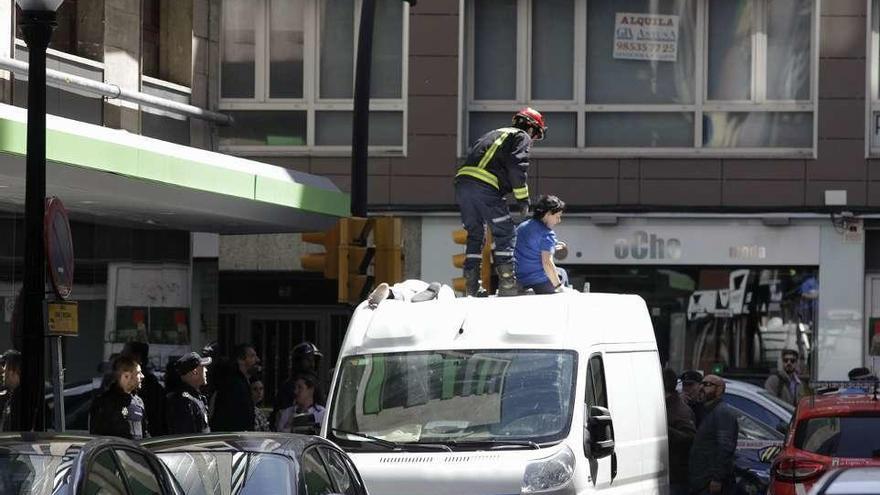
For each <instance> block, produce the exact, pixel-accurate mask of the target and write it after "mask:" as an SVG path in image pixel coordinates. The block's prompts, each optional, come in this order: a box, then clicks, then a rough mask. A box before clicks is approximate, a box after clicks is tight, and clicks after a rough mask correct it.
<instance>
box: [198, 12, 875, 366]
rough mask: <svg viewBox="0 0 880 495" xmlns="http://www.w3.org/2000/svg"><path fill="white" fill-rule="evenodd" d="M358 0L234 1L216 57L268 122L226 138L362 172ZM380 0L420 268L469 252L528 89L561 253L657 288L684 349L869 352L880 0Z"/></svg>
mask: <svg viewBox="0 0 880 495" xmlns="http://www.w3.org/2000/svg"><path fill="white" fill-rule="evenodd" d="M282 5H283V6H282ZM360 5H361V4H360V2H354V3H351V2H343V3H342V4H340V3H338V2H333V1H326V2H324V1H317V2H309V1H303V2H300V3H297V2H292V3H291V2H273V1H270V0H260V1H253V2H250V3H248V6H247V7H245V6H244V3H243V2H237V1H232V0H228V1H226V2H221V4H220V5H219V7H220V8H221V10H222V14H221V15H220V16H218V17H219V22H220V26H219V27H220V31H221V34H220V36H219V42H218V48H217V52H218V58H219V60H218V62H217V63H212V64H210V65H209V66H210V67H211V68H212V69H219V74H217V75H213V76H212V78H211V79H212V80H214V79H216V78H219V79H220V88H221V89H220V98H219V108H220V109H224V110H228V111H234V112H236V113H235V115H236V116H237V118H244V119H248V120H247V122H248V125H249V126H250V125H253V127H251V128H249V129H248V130H247V131H246V132H241V131H240V130H237V129H235V128H232V129H228V130H227V131H224V132H228V133H229V134H225V135H224V134H221V137H220V142H219V149H220V150H222V151H224V152H228V153H234V154H238V155H242V156H248V157H254V158H256V159H260V160H264V161H267V162H270V163H276V164H279V165H282V166H285V167H288V168H292V169H296V170H301V171H305V172H309V173H315V174H320V175H325V176H328V177H330V178H331V179H333V180H334V182H336V183H337V184H338V185H339V186H340V187H341V188H343V189H346V190H347V188H348V187H349V181H350V179H349V174H348V171H349V163H350V158H349V155H348V153H347V148H346V145H347V143H348V142H349V139H350V131H351V129H350V112H351V109H352V101H351V96H352V68H353V66H354V62H353V54H354V53H355V51H354V46H355V43H356V39H357V37H356V32H357V19H358V9H359V8H360ZM377 6H378V7H377V12H378V14H377V19H378V20H377V23H378V26H380V27H378V28H377V33H378V34H377V38H376V41H375V42H376V44H377V47H376V48H375V49H374V57H375V58H376V60H377V61H378V62H377V63H378V65H377V68H376V69H375V70H374V74H373V78H372V84H373V91H372V97H373V100H372V103H371V109H372V110H373V112H372V114H371V127H370V136H371V145H372V146H371V154H370V170H369V203H370V209H371V212H373V213H375V214H383V213H395V214H400V215H405V216H406V218H407V219H408V222H407V226H408V240H409V241H410V242H409V245H408V246H407V256H408V260H409V264H408V268H409V270H408V273H409V275H411V276H418V277H421V278H425V279H431V280H435V279H436V280H441V281H448V280H449V279H450V278H451V277H453V276H455V275H456V274H455V269H454V268H453V267H452V266H451V264H450V262H449V259H450V256H451V255H452V254H454V253H456V252H458V251H460V250H461V247H460V246H456V245H454V244H453V243H452V241H451V238H450V231H451V230H453V229H454V228H456V227H457V225H458V220H457V213H456V207H455V205H454V199H453V191H452V187H451V182H452V177H453V175H454V171H455V168H456V166H457V165H458V164H460V163H461V160H462V159H463V156H464V154H465V152H466V149H467V146H468V144H469V143H470V142H472V141H473V140H474V139H475V138H476V137H478V136H479V135H480V134H481V133H483V132H485V131H486V130H489V129H491V128H495V127H500V126H503V125H505V124H507V123H508V122H509V119H510V116H511V115H512V114H513V113H514V112H515V111H516V110H517V109H518V108H519V107H521V106H523V105H531V106H533V107H535V108H538V109H539V110H540V111H542V112H543V113H544V115H545V117H546V120H547V123H548V125H549V128H550V129H549V132H548V134H547V138H546V139H545V140H544V141H542V142H539V143H536V144H535V145H534V147H533V150H532V160H531V166H530V170H529V181H530V183H529V186H530V190H531V191H532V192H533V194H535V195H538V194H556V195H558V196H560V197H561V198H563V199H564V200H565V201H566V202H567V204H568V205H569V213H568V214H567V216H566V220H565V222H564V223H563V225H562V226H560V227H559V232H560V234H561V235H562V236H563V237H564V238H565V239H566V240H568V241H569V242H570V245H571V246H572V248H573V249H570V250H569V252H570V253H574V254H569V258H568V259H565V260H560V264H561V265H562V266H565V267H566V268H567V269H568V270H569V272H570V273H571V274H572V280H573V281H574V282H575V283H576V285H577V286H578V287H579V288H581V287H582V286H583V285H584V284H588V285H589V287H590V289H591V290H609V291H627V292H637V293H639V294H642V295H643V296H644V297H645V298H646V300H647V301H648V304H649V307H650V309H651V312H652V315H653V316H654V319H655V326H656V328H657V337H658V342H659V343H660V346H661V349H662V350H663V352H662V353H663V354H664V358H665V359H667V360H668V362H669V363H670V364H671V365H672V366H674V367H676V368H699V369H710V368H713V367H717V366H719V365H721V366H723V368H724V369H726V370H727V371H728V372H731V373H736V372H737V371H739V372H742V373H743V374H750V373H751V374H759V373H765V372H766V370H767V369H768V368H773V367H775V365H776V361H777V359H778V355H779V350H780V349H782V348H784V347H793V348H797V349H799V350H800V351H801V354H802V356H803V359H802V361H803V362H802V365H803V367H804V369H805V371H807V372H809V373H810V374H811V375H812V376H813V377H814V378H819V379H831V378H835V379H839V378H843V377H845V375H846V372H847V371H848V370H849V369H850V368H851V367H852V363H860V362H862V361H864V362H866V363H867V364H868V365H869V366H872V365H873V359H874V358H873V357H872V356H873V355H872V354H871V352H870V351H871V337H872V334H870V333H869V332H868V328H869V326H870V325H869V324H870V323H872V321H871V317H872V316H873V315H874V314H877V313H876V312H877V311H878V309H875V303H874V302H873V299H872V298H873V297H875V296H873V295H872V294H873V293H874V290H873V284H874V282H873V280H874V274H873V271H874V270H876V268H877V265H876V263H872V261H871V260H872V259H873V258H872V254H871V252H870V248H871V247H872V246H873V245H874V241H873V239H874V236H875V231H874V220H873V212H874V211H875V208H876V206H877V205H878V204H880V189H878V185H877V182H876V181H875V179H876V178H877V177H876V174H875V173H874V172H873V171H872V167H873V166H874V164H875V160H874V157H875V156H876V155H877V153H878V152H880V138H877V137H876V136H878V135H880V134H878V133H877V131H876V129H877V125H876V122H877V115H878V114H877V111H878V109H880V106H878V105H877V100H878V98H880V97H878V94H880V90H878V76H877V74H878V66H880V64H878V55H877V53H878V51H880V50H878V46H877V43H878V42H877V33H878V21H877V18H878V15H880V9H878V5H877V4H876V2H872V1H864V0H852V1H834V2H832V1H817V0H792V1H783V2H779V1H772V2H771V1H766V0H738V1H732V2H731V1H714V0H661V1H659V2H646V1H638V0H634V1H618V0H614V1H612V0H553V1H541V2H537V1H528V0H475V1H470V0H447V1H438V2H422V3H420V4H418V5H417V6H415V7H409V6H407V5H406V4H402V3H399V2H397V1H393V0H380V1H377ZM237 9H240V10H237ZM245 10H246V11H247V12H249V13H251V14H249V15H243V13H242V12H244V11H245ZM282 61H287V62H286V63H287V67H288V69H287V71H286V72H285V70H283V69H281V65H282V64H283V62H282ZM243 67H244V70H243V71H242V68H243ZM224 88H226V89H224ZM281 88H284V89H281ZM279 126H283V127H284V130H283V132H281V131H282V129H280V128H279ZM224 242H226V240H225V239H223V240H221V243H224ZM292 242H294V243H295V241H292ZM230 259H231V258H230ZM223 263H224V261H223V260H222V259H221V267H222V265H223ZM290 268H291V269H294V270H296V268H297V267H296V266H295V261H293V262H292V266H291V267H290Z"/></svg>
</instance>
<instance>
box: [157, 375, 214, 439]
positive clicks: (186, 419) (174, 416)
mask: <svg viewBox="0 0 880 495" xmlns="http://www.w3.org/2000/svg"><path fill="white" fill-rule="evenodd" d="M206 404H207V400H205V396H204V395H202V394H200V393H199V392H198V390H196V389H194V388H193V387H192V386H190V385H188V384H186V383H184V384H182V385H181V386H179V387H178V388H177V389H176V390H174V391H173V392H171V393H170V394H168V396H167V400H166V404H165V406H166V409H165V411H166V413H167V417H166V418H165V422H166V425H167V427H168V433H169V434H180V433H209V432H210V431H211V428H209V427H208V406H207V405H206Z"/></svg>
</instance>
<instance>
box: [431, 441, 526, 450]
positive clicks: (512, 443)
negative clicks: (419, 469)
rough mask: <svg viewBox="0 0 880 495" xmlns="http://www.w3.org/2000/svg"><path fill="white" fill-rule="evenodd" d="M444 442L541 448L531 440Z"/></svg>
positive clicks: (496, 446)
mask: <svg viewBox="0 0 880 495" xmlns="http://www.w3.org/2000/svg"><path fill="white" fill-rule="evenodd" d="M444 443H445V444H447V445H452V446H453V447H464V446H468V447H488V448H489V450H495V449H503V448H507V447H531V448H533V449H540V448H541V446H540V445H538V444H537V443H535V442H533V441H531V440H498V439H486V440H447V441H445V442H444Z"/></svg>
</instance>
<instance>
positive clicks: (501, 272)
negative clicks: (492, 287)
mask: <svg viewBox="0 0 880 495" xmlns="http://www.w3.org/2000/svg"><path fill="white" fill-rule="evenodd" d="M495 273H497V274H498V295H499V296H501V297H507V296H516V295H518V294H519V290H518V289H517V287H516V272H515V271H514V268H513V263H511V262H507V263H502V264H500V265H498V266H496V267H495Z"/></svg>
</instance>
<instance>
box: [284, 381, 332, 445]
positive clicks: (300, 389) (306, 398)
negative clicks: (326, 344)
mask: <svg viewBox="0 0 880 495" xmlns="http://www.w3.org/2000/svg"><path fill="white" fill-rule="evenodd" d="M317 381H318V379H317V377H316V376H315V375H310V374H301V375H298V376H297V377H296V379H295V380H294V382H293V384H294V385H293V392H294V402H293V405H292V406H291V407H288V408H287V409H283V410H282V411H281V413H280V414H279V415H278V422H277V423H276V425H275V426H276V430H277V431H283V432H287V433H298V432H301V430H300V429H299V428H298V426H300V425H301V426H304V427H306V428H308V427H310V426H314V427H319V426H320V425H321V422H322V421H323V420H324V406H322V405H321V404H318V402H317V397H316V395H315V384H316V383H317ZM309 414H310V415H312V418H313V419H314V421H313V422H312V421H307V423H312V424H308V425H306V424H304V423H303V421H304V420H302V419H301V418H302V417H303V416H305V415H309ZM295 430H296V431H295Z"/></svg>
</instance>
